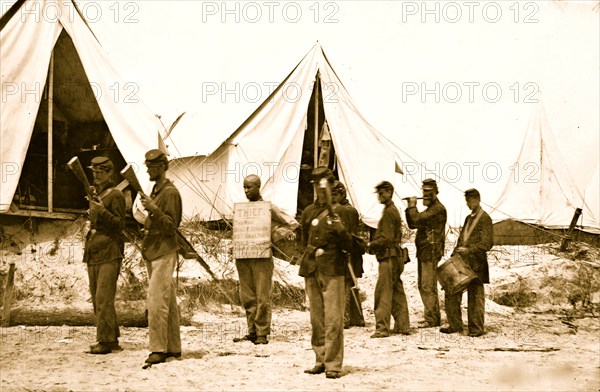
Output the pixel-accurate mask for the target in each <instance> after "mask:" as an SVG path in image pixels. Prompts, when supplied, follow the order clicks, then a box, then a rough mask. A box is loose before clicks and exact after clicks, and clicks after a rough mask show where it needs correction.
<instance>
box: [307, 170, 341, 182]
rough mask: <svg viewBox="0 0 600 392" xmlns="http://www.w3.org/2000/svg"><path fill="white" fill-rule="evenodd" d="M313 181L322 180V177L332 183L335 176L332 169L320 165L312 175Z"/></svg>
mask: <svg viewBox="0 0 600 392" xmlns="http://www.w3.org/2000/svg"><path fill="white" fill-rule="evenodd" d="M310 177H311V181H310V182H312V183H315V184H316V183H318V182H319V181H321V179H322V178H325V179H327V181H329V182H330V183H333V181H335V177H334V175H333V172H332V171H331V169H329V168H327V167H325V166H319V167H316V168H315V169H314V170H313V171H312V173H311V175H310Z"/></svg>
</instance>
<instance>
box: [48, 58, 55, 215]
mask: <svg viewBox="0 0 600 392" xmlns="http://www.w3.org/2000/svg"><path fill="white" fill-rule="evenodd" d="M53 95H54V50H52V54H51V55H50V69H49V71H48V212H52V210H53V209H54V206H53V199H52V196H53V195H52V184H53V183H54V173H53V165H52V109H53V105H54V96H53Z"/></svg>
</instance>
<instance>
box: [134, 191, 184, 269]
mask: <svg viewBox="0 0 600 392" xmlns="http://www.w3.org/2000/svg"><path fill="white" fill-rule="evenodd" d="M150 197H151V198H152V201H154V203H155V204H156V205H157V206H158V209H159V210H160V211H159V212H157V213H152V214H148V217H147V218H146V221H145V222H144V229H145V231H146V235H145V237H144V242H143V244H142V254H143V256H144V259H146V260H148V261H152V260H155V259H157V258H159V257H161V256H164V255H166V254H168V253H171V252H176V251H177V250H178V249H179V244H178V241H177V228H178V227H179V223H181V213H182V212H181V211H182V207H181V196H180V194H179V191H178V190H177V188H175V185H173V183H172V182H171V181H170V180H168V179H167V180H166V181H165V183H164V184H162V186H161V187H160V188H158V187H157V186H156V185H154V188H153V189H152V193H151V194H150Z"/></svg>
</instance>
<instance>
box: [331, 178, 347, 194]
mask: <svg viewBox="0 0 600 392" xmlns="http://www.w3.org/2000/svg"><path fill="white" fill-rule="evenodd" d="M331 192H334V193H338V194H340V195H345V194H346V186H344V184H342V183H341V182H340V181H335V182H334V183H333V188H332V189H331Z"/></svg>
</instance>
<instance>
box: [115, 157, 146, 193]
mask: <svg viewBox="0 0 600 392" xmlns="http://www.w3.org/2000/svg"><path fill="white" fill-rule="evenodd" d="M121 175H122V176H123V178H124V179H126V180H127V182H129V185H131V187H132V188H133V189H135V191H136V192H137V193H142V194H145V193H144V190H143V189H142V186H141V185H140V182H139V181H138V179H137V176H136V175H135V172H134V171H133V167H131V165H130V164H127V166H125V167H124V168H123V170H121Z"/></svg>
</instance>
